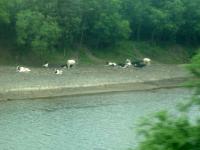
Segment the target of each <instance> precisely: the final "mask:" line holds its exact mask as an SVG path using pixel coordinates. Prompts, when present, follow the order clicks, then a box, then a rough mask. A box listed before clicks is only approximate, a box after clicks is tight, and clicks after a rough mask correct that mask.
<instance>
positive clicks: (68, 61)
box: [67, 59, 76, 69]
mask: <svg viewBox="0 0 200 150" xmlns="http://www.w3.org/2000/svg"><path fill="white" fill-rule="evenodd" d="M75 64H76V61H75V60H73V59H69V60H67V68H68V69H69V68H70V67H72V66H74V65H75Z"/></svg>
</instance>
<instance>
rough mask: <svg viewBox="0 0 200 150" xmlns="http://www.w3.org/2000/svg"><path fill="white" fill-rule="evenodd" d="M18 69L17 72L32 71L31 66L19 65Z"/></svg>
mask: <svg viewBox="0 0 200 150" xmlns="http://www.w3.org/2000/svg"><path fill="white" fill-rule="evenodd" d="M16 70H17V72H30V71H31V70H30V69H29V68H26V67H20V66H17V68H16Z"/></svg>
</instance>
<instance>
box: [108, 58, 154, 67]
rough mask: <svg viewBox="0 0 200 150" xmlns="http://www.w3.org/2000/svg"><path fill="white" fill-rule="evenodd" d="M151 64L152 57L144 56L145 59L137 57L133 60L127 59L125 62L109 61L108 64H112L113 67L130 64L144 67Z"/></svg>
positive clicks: (128, 65)
mask: <svg viewBox="0 0 200 150" xmlns="http://www.w3.org/2000/svg"><path fill="white" fill-rule="evenodd" d="M150 64H151V59H150V58H143V59H137V60H133V61H131V60H130V59H126V61H125V63H116V62H110V61H109V62H107V63H106V66H111V67H117V66H118V67H121V68H127V67H130V66H134V67H138V68H142V67H145V66H147V65H150Z"/></svg>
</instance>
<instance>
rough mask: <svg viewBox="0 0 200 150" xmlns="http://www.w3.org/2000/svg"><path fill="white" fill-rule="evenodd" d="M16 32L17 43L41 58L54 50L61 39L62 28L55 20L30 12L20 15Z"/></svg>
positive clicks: (23, 12)
mask: <svg viewBox="0 0 200 150" xmlns="http://www.w3.org/2000/svg"><path fill="white" fill-rule="evenodd" d="M16 30H17V43H18V44H19V45H20V46H23V47H24V48H26V49H31V50H33V51H35V52H36V53H37V54H39V55H40V56H44V54H45V53H48V52H50V51H51V50H53V49H54V48H55V46H56V44H57V41H58V38H59V37H60V28H59V26H58V24H57V23H56V22H55V21H54V19H52V18H51V17H48V16H44V15H43V14H42V13H39V12H33V11H30V10H25V11H21V12H19V13H18V15H17V22H16Z"/></svg>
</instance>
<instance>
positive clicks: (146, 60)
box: [143, 58, 151, 65]
mask: <svg viewBox="0 0 200 150" xmlns="http://www.w3.org/2000/svg"><path fill="white" fill-rule="evenodd" d="M143 62H144V64H146V65H150V64H151V59H150V58H143Z"/></svg>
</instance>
